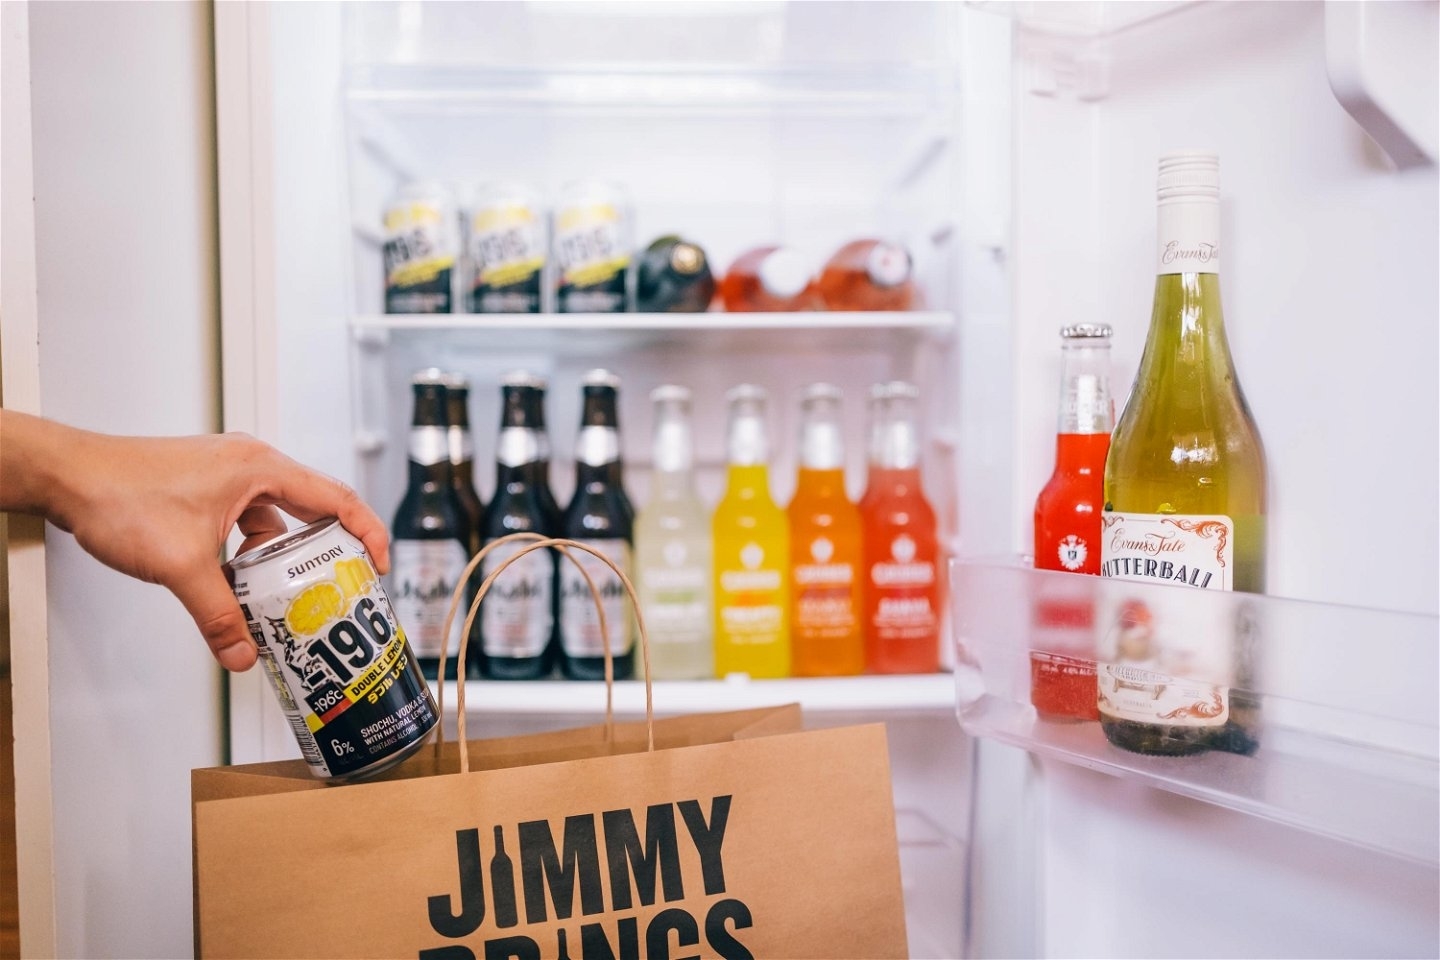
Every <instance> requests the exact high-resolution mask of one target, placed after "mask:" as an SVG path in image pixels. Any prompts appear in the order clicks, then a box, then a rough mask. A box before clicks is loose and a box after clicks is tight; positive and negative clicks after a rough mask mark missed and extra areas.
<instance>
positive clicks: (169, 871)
mask: <svg viewBox="0 0 1440 960" xmlns="http://www.w3.org/2000/svg"><path fill="white" fill-rule="evenodd" d="M29 12H30V41H31V49H30V58H31V81H32V86H31V98H32V99H31V103H32V110H33V149H34V164H35V242H36V254H37V263H38V277H37V279H38V287H39V317H40V344H39V352H40V384H41V404H42V407H41V412H42V413H44V414H45V415H46V416H49V417H52V418H55V419H58V420H61V421H64V422H67V423H71V424H74V425H77V426H81V427H86V428H91V429H96V430H102V431H107V432H112V433H121V434H152V435H166V434H191V433H209V432H212V431H213V430H214V429H215V428H216V426H217V424H218V420H219V411H218V403H217V396H218V362H217V354H218V344H217V333H218V319H217V311H216V282H217V280H216V263H217V258H216V249H215V200H214V197H215V180H214V163H215V155H214V126H213V123H214V96H213V85H212V84H213V62H212V60H211V55H210V51H211V33H210V31H211V24H210V16H209V11H208V9H207V8H206V7H205V6H203V5H200V4H148V5H123V4H122V5H112V4H103V3H76V4H33V5H31V7H30V11H29ZM15 148H16V149H19V148H20V147H19V146H18V145H17V146H16V147H15ZM9 149H11V145H10V144H8V143H7V144H6V150H9ZM9 199H10V198H8V197H7V198H6V200H7V201H8V200H9ZM7 215H8V211H7ZM46 560H47V565H46V566H47V577H48V587H49V589H48V598H47V602H48V605H49V612H48V617H49V644H50V664H49V675H50V702H51V717H50V737H51V752H52V769H53V785H54V835H55V861H54V869H55V873H54V891H55V922H56V936H55V949H56V953H57V955H58V956H62V957H99V956H126V957H178V956H185V955H188V954H189V952H190V950H191V937H190V916H191V911H190V892H191V884H190V804H189V794H190V787H189V783H190V770H191V768H193V767H202V766H211V765H214V764H217V763H220V762H221V761H222V760H223V742H224V740H223V738H224V731H223V719H222V716H221V707H222V687H221V682H220V671H219V668H218V667H217V666H216V665H215V662H214V660H213V659H211V657H210V654H209V652H208V651H207V650H206V648H205V644H204V643H203V642H202V641H201V639H200V637H199V635H198V632H197V631H196V629H195V625H194V623H193V622H192V621H191V620H190V618H189V617H188V616H187V615H186V613H185V611H184V609H183V608H182V607H181V606H180V604H179V603H178V602H176V601H175V600H174V598H173V597H171V596H170V594H169V593H168V592H167V591H165V590H163V589H162V588H160V587H156V586H150V585H147V584H143V583H140V582H139V581H136V580H131V579H129V578H127V577H124V576H122V575H121V574H118V573H115V572H113V571H111V570H109V569H107V568H105V567H102V566H101V565H100V564H99V563H98V562H97V561H95V560H94V559H92V558H91V557H90V556H89V555H88V554H86V553H84V552H83V551H82V550H81V549H80V548H79V546H78V545H77V544H76V543H75V541H74V539H73V538H72V537H70V536H69V535H68V534H65V533H61V532H59V531H58V530H55V529H53V528H50V529H49V530H48V531H47V535H46ZM13 599H15V600H16V601H17V602H18V601H19V598H13ZM15 639H16V642H17V643H23V642H25V641H26V640H28V639H31V638H28V637H22V636H17V637H16V638H15ZM20 735H21V736H24V735H25V731H23V730H22V731H21V732H20ZM48 880H49V878H48V877H46V878H40V877H27V878H25V882H27V883H44V882H48ZM37 939H38V938H37Z"/></svg>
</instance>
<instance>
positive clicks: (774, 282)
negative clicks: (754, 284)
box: [759, 247, 810, 299]
mask: <svg viewBox="0 0 1440 960" xmlns="http://www.w3.org/2000/svg"><path fill="white" fill-rule="evenodd" d="M759 274H760V285H761V286H762V287H764V288H765V292H766V293H768V294H770V295H771V296H773V297H780V298H782V299H789V298H790V297H794V296H798V295H799V293H800V291H802V290H804V289H805V287H806V285H807V284H808V283H809V282H810V268H809V267H808V266H807V265H806V263H805V258H804V257H802V256H800V254H798V253H796V252H795V251H794V250H791V249H789V248H787V247H779V248H777V249H775V250H772V251H770V253H769V255H768V256H766V257H765V259H764V260H761V261H760V271H759Z"/></svg>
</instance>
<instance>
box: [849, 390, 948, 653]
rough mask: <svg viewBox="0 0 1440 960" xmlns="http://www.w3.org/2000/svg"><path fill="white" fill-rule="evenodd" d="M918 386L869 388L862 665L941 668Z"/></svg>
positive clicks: (936, 546) (936, 552)
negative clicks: (922, 480)
mask: <svg viewBox="0 0 1440 960" xmlns="http://www.w3.org/2000/svg"><path fill="white" fill-rule="evenodd" d="M917 397H918V391H916V389H915V388H914V387H913V386H911V385H910V384H908V383H899V382H894V383H882V384H879V385H878V386H876V387H874V388H873V389H872V390H871V391H870V416H871V429H870V472H869V477H868V479H867V481H866V488H865V496H864V497H862V498H861V500H860V521H861V526H862V528H863V530H864V553H863V567H862V569H863V571H864V573H863V575H862V578H861V579H862V582H863V589H864V616H865V665H866V667H867V668H868V669H869V671H870V672H871V673H934V672H935V671H936V670H938V669H940V612H941V603H942V602H943V600H942V596H943V595H942V593H941V589H942V581H941V567H940V540H939V536H938V534H937V531H936V528H935V511H934V509H933V508H932V507H931V506H930V503H929V501H928V500H926V499H925V493H924V491H923V490H922V489H921V486H920V434H919V428H918V425H917V423H916V417H915V401H916V399H917Z"/></svg>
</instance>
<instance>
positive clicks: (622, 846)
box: [191, 541, 906, 960]
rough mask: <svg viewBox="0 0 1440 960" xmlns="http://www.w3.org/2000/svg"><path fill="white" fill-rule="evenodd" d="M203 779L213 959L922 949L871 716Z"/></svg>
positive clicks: (202, 925) (199, 804)
mask: <svg viewBox="0 0 1440 960" xmlns="http://www.w3.org/2000/svg"><path fill="white" fill-rule="evenodd" d="M549 543H550V541H541V542H540V544H537V547H538V546H541V545H548V544H549ZM565 546H566V547H568V548H569V549H572V550H573V549H582V550H583V549H585V548H584V547H583V546H582V545H580V544H576V543H571V542H565ZM501 569H502V570H503V567H502V568H501ZM500 572H501V571H500V570H497V571H496V575H498V574H499V573H500ZM622 577H623V575H622ZM491 579H492V580H493V576H492V578H491ZM488 583H489V581H488V580H487V584H488ZM626 586H627V588H628V587H629V584H628V581H627V582H626ZM482 589H483V588H482ZM482 595H483V593H482ZM476 603H477V605H478V598H477V601H476ZM473 612H474V611H473V610H472V611H471V613H472V616H473ZM638 617H639V614H638V613H637V619H638ZM468 632H469V631H468V627H467V630H466V633H465V634H462V635H468ZM641 636H642V644H643V637H644V633H643V624H642V625H641ZM642 655H643V647H642ZM462 689H463V688H462ZM460 716H461V717H463V710H462V712H461V713H460ZM191 784H192V800H193V806H192V810H193V826H194V856H195V923H196V951H197V955H200V956H205V957H307V958H315V957H407V956H414V957H419V958H426V960H462V958H465V960H468V958H472V957H473V958H487V960H503V958H509V960H539V958H541V957H569V958H571V960H582V958H588V960H593V958H600V957H612V958H614V957H641V956H646V957H651V958H656V960H659V958H665V957H722V958H741V957H761V958H800V957H817V958H819V957H824V958H841V957H865V958H869V957H902V956H905V954H906V940H905V920H904V908H903V901H902V898H901V891H900V864H899V856H898V848H897V842H896V834H895V815H894V808H893V804H892V799H891V792H890V770H889V760H888V755H887V752H886V744H885V733H884V728H883V726H881V725H878V724H876V725H869V726H860V727H846V728H836V729H827V730H815V731H804V730H802V729H800V714H799V709H798V708H797V707H795V706H793V705H792V706H788V707H777V708H768V709H760V710H747V711H736V712H730V713H716V714H702V715H691V716H683V717H674V718H669V719H664V720H658V721H652V720H651V719H650V718H647V720H646V721H641V722H636V723H628V724H611V723H609V722H608V721H607V723H606V724H601V725H597V726H593V727H584V728H578V729H574V730H565V731H560V732H557V733H544V734H536V735H533V736H525V737H508V738H503V739H496V740H474V741H465V740H464V739H462V740H461V741H460V743H458V744H447V745H437V747H435V748H434V749H429V748H427V749H424V750H422V751H421V752H420V753H419V754H417V755H416V756H414V757H411V758H410V759H409V760H407V761H406V762H405V763H403V764H401V765H399V766H398V767H396V768H394V769H393V770H391V771H390V772H388V773H387V774H385V775H383V776H381V777H379V778H377V779H375V780H372V781H369V782H365V783H356V784H349V785H345V786H327V785H325V784H323V783H320V782H318V781H316V780H314V779H312V778H311V777H310V775H309V773H308V771H307V769H306V768H305V765H304V764H303V762H302V761H298V760H296V761H284V762H279V763H260V764H249V765H246V766H239V767H228V768H226V767H222V768H214V769H209V770H197V771H195V772H194V773H193V775H192V780H191Z"/></svg>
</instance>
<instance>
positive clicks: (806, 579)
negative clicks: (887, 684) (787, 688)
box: [786, 383, 865, 677]
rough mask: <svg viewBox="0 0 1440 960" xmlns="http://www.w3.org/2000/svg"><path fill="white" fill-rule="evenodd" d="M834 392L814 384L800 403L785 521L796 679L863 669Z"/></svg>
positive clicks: (854, 514)
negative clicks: (796, 459) (795, 467)
mask: <svg viewBox="0 0 1440 960" xmlns="http://www.w3.org/2000/svg"><path fill="white" fill-rule="evenodd" d="M840 401H841V394H840V390H839V388H838V387H834V386H831V385H830V384H828V383H817V384H814V385H813V386H811V387H809V388H808V389H807V390H806V391H805V395H804V398H803V400H802V401H801V411H802V412H801V424H800V472H799V475H798V477H797V480H796V484H795V497H794V499H793V500H791V501H790V507H789V509H788V510H787V511H786V513H787V514H788V516H789V519H790V560H791V565H790V660H791V670H792V672H793V673H794V674H795V676H797V677H838V676H853V675H855V674H858V673H861V672H863V671H864V669H865V642H864V638H863V635H862V633H861V630H860V564H861V562H862V559H863V557H862V554H863V549H862V537H861V526H860V511H859V510H858V509H857V508H856V506H855V504H853V503H851V502H850V499H849V497H847V496H846V495H845V448H844V444H843V442H842V440H841V425H840Z"/></svg>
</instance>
